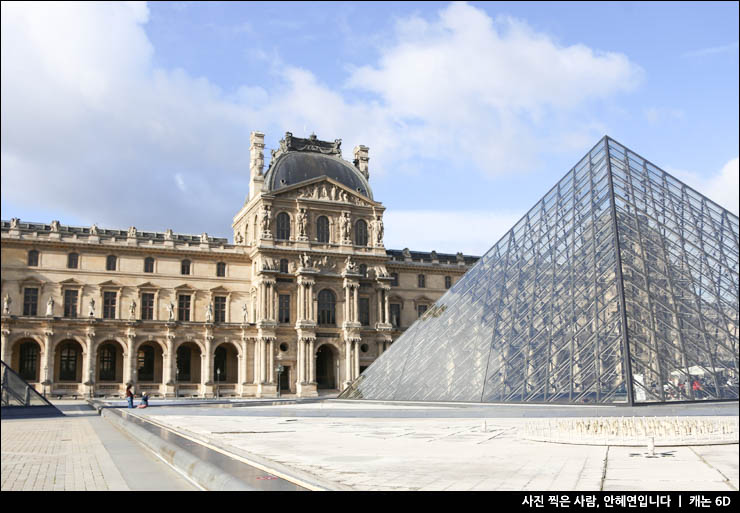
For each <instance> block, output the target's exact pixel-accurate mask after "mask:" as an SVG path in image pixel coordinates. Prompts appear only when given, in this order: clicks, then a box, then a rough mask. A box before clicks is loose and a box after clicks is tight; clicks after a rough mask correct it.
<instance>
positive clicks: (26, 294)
mask: <svg viewBox="0 0 740 513" xmlns="http://www.w3.org/2000/svg"><path fill="white" fill-rule="evenodd" d="M38 307H39V289H36V288H29V289H23V315H30V316H35V315H36V313H37V311H38Z"/></svg>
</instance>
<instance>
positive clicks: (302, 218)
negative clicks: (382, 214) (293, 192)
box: [297, 208, 308, 238]
mask: <svg viewBox="0 0 740 513" xmlns="http://www.w3.org/2000/svg"><path fill="white" fill-rule="evenodd" d="M297 221H298V237H300V238H306V227H307V225H308V216H307V215H306V209H305V208H302V209H300V210H299V211H298V219H297Z"/></svg>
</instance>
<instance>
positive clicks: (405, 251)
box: [401, 248, 411, 258]
mask: <svg viewBox="0 0 740 513" xmlns="http://www.w3.org/2000/svg"><path fill="white" fill-rule="evenodd" d="M401 253H402V254H403V257H404V258H411V251H409V248H403V251H402V252H401Z"/></svg>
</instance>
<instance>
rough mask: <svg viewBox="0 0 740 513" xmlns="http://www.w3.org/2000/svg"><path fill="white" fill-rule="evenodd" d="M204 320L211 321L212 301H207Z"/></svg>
mask: <svg viewBox="0 0 740 513" xmlns="http://www.w3.org/2000/svg"><path fill="white" fill-rule="evenodd" d="M206 322H213V301H209V302H208V306H206Z"/></svg>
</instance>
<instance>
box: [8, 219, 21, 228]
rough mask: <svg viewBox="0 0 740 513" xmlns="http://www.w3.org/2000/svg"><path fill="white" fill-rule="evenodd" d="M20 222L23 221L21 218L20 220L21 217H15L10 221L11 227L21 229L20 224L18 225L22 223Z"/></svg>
mask: <svg viewBox="0 0 740 513" xmlns="http://www.w3.org/2000/svg"><path fill="white" fill-rule="evenodd" d="M20 222H21V220H20V218H19V217H13V218H12V219H11V220H10V227H11V228H14V229H15V228H18V227H19V224H18V223H20Z"/></svg>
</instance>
